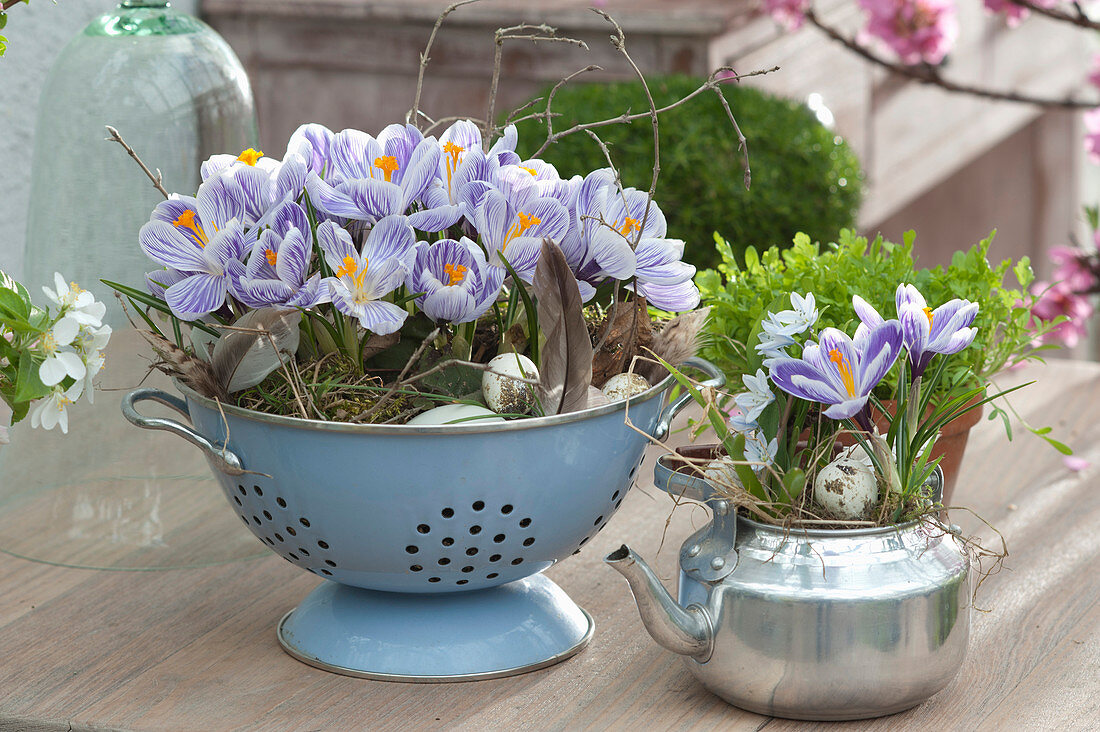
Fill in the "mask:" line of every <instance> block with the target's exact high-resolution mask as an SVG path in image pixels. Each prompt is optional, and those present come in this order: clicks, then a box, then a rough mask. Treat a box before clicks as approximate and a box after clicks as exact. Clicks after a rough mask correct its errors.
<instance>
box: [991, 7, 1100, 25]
mask: <svg viewBox="0 0 1100 732" xmlns="http://www.w3.org/2000/svg"><path fill="white" fill-rule="evenodd" d="M1008 1H1009V2H1010V3H1012V4H1013V5H1019V6H1020V7H1021V8H1027V9H1028V10H1030V11H1031V12H1033V13H1035V14H1036V15H1043V16H1046V17H1047V18H1050V19H1052V20H1057V21H1060V22H1062V23H1069V24H1070V25H1075V26H1078V27H1080V28H1088V29H1089V30H1100V23H1098V22H1096V21H1095V20H1091V19H1090V18H1089V16H1088V15H1087V14H1085V10H1084V8H1082V7H1081V5H1080V3H1076V2H1075V3H1073V9H1074V11H1075V12H1073V13H1067V12H1065V11H1064V10H1058V9H1057V8H1046V7H1043V6H1042V5H1036V4H1035V3H1033V2H1028V0H1008Z"/></svg>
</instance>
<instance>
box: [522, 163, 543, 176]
mask: <svg viewBox="0 0 1100 732" xmlns="http://www.w3.org/2000/svg"><path fill="white" fill-rule="evenodd" d="M519 169H520V170H526V171H527V172H528V173H530V174H531V175H532V176H533V177H538V174H539V172H538V171H537V170H535V169H534V168H528V167H526V166H523V165H521V166H519Z"/></svg>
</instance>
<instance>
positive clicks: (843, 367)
mask: <svg viewBox="0 0 1100 732" xmlns="http://www.w3.org/2000/svg"><path fill="white" fill-rule="evenodd" d="M829 360H830V361H832V362H833V363H835V364H836V370H837V371H839V372H840V380H841V381H843V382H844V388H845V389H847V391H848V396H850V397H854V396H855V395H856V381H855V378H853V376H852V366H851V364H849V363H848V362H847V361H846V360H844V354H842V353H841V352H840V351H838V350H837V349H835V348H834V349H833V350H831V351H829Z"/></svg>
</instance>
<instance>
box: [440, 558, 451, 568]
mask: <svg viewBox="0 0 1100 732" xmlns="http://www.w3.org/2000/svg"><path fill="white" fill-rule="evenodd" d="M450 563H451V560H450V559H447V557H440V558H439V562H438V564H439V566H440V567H446V566H447V565H448V564H450Z"/></svg>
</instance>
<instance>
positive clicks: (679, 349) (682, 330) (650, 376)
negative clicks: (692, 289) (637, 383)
mask: <svg viewBox="0 0 1100 732" xmlns="http://www.w3.org/2000/svg"><path fill="white" fill-rule="evenodd" d="M708 315H710V308H709V307H708V308H701V309H699V310H692V311H691V312H690V313H681V314H680V315H677V316H676V317H675V318H673V319H672V320H670V321H668V323H667V324H666V325H665V327H664V328H663V329H662V330H661V332H660V333H657V334H656V335H655V336H654V337H653V344H652V345H651V346H650V350H651V351H652V352H653V353H654V354H656V355H658V356H660V357H661V358H662V359H664V360H665V361H666V362H667V363H670V364H672V365H673V366H679V365H680V364H682V363H683V362H684V361H686V360H687V359H689V358H691V357H692V356H695V355H696V354H698V353H699V349H700V347H701V346H702V340H703V339H702V333H703V327H704V326H705V325H706V323H707V316H708ZM634 371H635V372H637V373H639V374H641V375H642V376H644V377H645V378H646V379H647V380H648V381H649V383H650V384H656V383H657V382H658V381H660V380H661V379H663V378H664V377H665V375H666V374H667V373H668V372H667V371H666V370H665V367H664V366H662V365H661V364H659V363H654V362H653V361H652V360H650V361H640V362H639V363H638V365H637V367H635V369H634Z"/></svg>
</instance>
